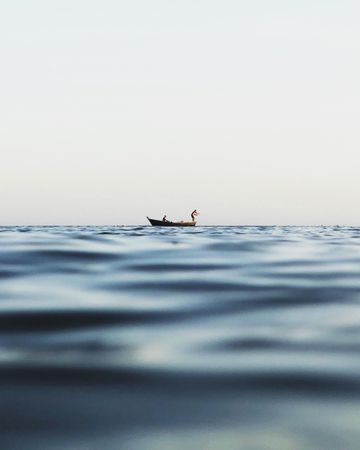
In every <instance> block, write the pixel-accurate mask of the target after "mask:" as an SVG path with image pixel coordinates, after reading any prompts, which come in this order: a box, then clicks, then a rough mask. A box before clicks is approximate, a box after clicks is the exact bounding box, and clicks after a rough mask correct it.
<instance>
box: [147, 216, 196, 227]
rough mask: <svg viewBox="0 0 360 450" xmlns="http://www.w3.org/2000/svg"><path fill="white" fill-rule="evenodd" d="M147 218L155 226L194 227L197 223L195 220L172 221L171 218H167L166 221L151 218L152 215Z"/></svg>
mask: <svg viewBox="0 0 360 450" xmlns="http://www.w3.org/2000/svg"><path fill="white" fill-rule="evenodd" d="M147 219H148V221H149V222H150V223H151V225H152V226H153V227H194V226H195V225H196V222H195V221H194V222H170V221H169V220H166V221H165V222H164V221H163V220H156V219H150V217H147Z"/></svg>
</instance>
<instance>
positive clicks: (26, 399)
mask: <svg viewBox="0 0 360 450" xmlns="http://www.w3.org/2000/svg"><path fill="white" fill-rule="evenodd" d="M0 399H1V401H0V448H1V450H7V449H11V450H12V449H24V450H43V449H46V450H60V449H61V450H63V449H64V450H95V449H96V450H98V449H101V450H118V449H126V450H180V449H181V450H183V449H197V450H198V449H199V450H203V449H204V450H205V449H206V450H265V449H266V450H308V449H312V450H319V449H327V450H332V449H334V450H348V449H351V450H352V449H354V450H355V449H356V450H357V449H359V446H360V425H359V424H360V228H354V227H353V228H350V227H349V228H344V227H196V228H195V229H176V228H173V229H171V228H168V229H167V228H164V229H161V228H151V227H0Z"/></svg>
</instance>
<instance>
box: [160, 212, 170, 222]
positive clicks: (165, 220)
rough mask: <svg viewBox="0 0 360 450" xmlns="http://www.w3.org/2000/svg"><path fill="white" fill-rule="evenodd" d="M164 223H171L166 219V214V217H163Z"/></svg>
mask: <svg viewBox="0 0 360 450" xmlns="http://www.w3.org/2000/svg"><path fill="white" fill-rule="evenodd" d="M162 220H163V222H169V221H168V220H167V218H166V214H164V217H163V219H162Z"/></svg>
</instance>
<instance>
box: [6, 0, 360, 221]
mask: <svg viewBox="0 0 360 450" xmlns="http://www.w3.org/2000/svg"><path fill="white" fill-rule="evenodd" d="M359 23H360V3H359V2H358V1H355V0H354V1H351V0H337V1H335V0H297V1H295V0H293V1H291V0H287V1H285V0H275V1H270V0H253V1H249V0H246V1H242V0H233V1H231V0H221V1H220V0H219V1H211V0H181V1H180V0H179V1H177V0H152V1H150V0H131V1H130V0H128V1H121V0H102V1H92V0H86V1H85V0H71V1H70V0H62V1H48V0H22V1H21V0H0V57H1V60H0V64H1V66H0V68H1V70H0V99H1V101H0V152H1V165H0V183H1V184H0V186H1V189H0V204H1V213H0V224H2V225H6V224H142V223H146V216H147V215H148V216H150V217H154V218H161V217H162V215H163V214H164V213H167V215H168V218H170V219H186V218H187V217H189V214H190V212H191V211H192V209H194V208H197V209H198V210H199V211H200V213H201V216H200V217H199V219H200V220H199V224H204V225H208V224H299V225H303V224H310V225H311V224H349V225H359V224H360V212H359V211H360V209H359V194H360V187H359V178H360V174H359V173H360V135H359V119H360V26H359Z"/></svg>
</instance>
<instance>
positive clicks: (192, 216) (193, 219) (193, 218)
mask: <svg viewBox="0 0 360 450" xmlns="http://www.w3.org/2000/svg"><path fill="white" fill-rule="evenodd" d="M198 215H199V213H198V212H197V211H196V209H194V211H193V212H192V213H191V218H192V221H193V222H195V217H196V216H198Z"/></svg>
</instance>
